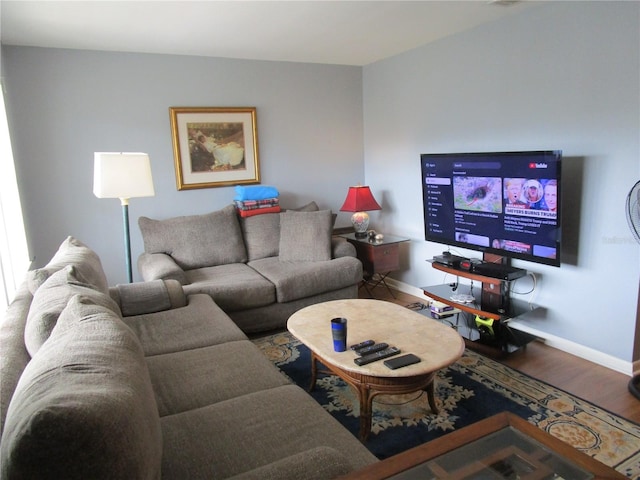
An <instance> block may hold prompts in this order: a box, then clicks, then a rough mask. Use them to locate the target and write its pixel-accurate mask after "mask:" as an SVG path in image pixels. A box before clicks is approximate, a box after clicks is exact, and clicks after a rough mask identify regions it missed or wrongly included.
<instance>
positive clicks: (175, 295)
mask: <svg viewBox="0 0 640 480" xmlns="http://www.w3.org/2000/svg"><path fill="white" fill-rule="evenodd" d="M109 294H110V295H111V298H113V299H114V300H115V301H116V302H117V303H118V305H119V306H120V310H121V311H122V316H123V317H130V316H133V315H143V314H146V313H156V312H162V311H164V310H171V309H174V308H181V307H184V306H185V305H186V304H187V296H186V295H185V294H184V291H183V290H182V285H180V282H178V281H177V280H153V281H151V282H137V283H125V284H122V285H116V286H115V287H111V288H110V289H109Z"/></svg>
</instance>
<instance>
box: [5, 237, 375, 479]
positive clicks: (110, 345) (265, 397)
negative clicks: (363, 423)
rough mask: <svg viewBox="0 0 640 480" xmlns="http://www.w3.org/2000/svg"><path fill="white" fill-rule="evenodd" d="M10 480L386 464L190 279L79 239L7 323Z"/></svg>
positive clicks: (306, 474)
mask: <svg viewBox="0 0 640 480" xmlns="http://www.w3.org/2000/svg"><path fill="white" fill-rule="evenodd" d="M0 351H1V352H2V362H1V363H0V432H1V433H2V436H1V439H0V477H1V478H2V479H34V478H38V479H44V478H51V479H60V478H65V479H89V478H93V479H101V478H104V479H107V478H108V479H157V478H167V479H179V480H184V479H200V478H202V479H218V478H237V479H241V478H242V479H275V478H295V479H298V478H305V479H314V478H333V477H336V476H339V475H341V474H343V473H347V472H349V471H351V470H354V469H357V468H359V467H362V466H364V465H367V464H370V463H372V462H375V461H376V459H375V457H373V455H371V454H370V453H369V452H368V451H367V449H366V448H365V447H364V446H363V445H362V444H361V443H360V442H359V441H358V440H357V439H356V438H355V437H354V436H352V435H351V434H350V433H349V432H348V431H347V430H345V429H344V428H343V427H342V426H341V425H340V424H339V423H338V422H336V421H335V420H334V419H333V418H332V417H331V416H330V415H329V414H328V413H327V412H325V411H324V409H323V408H322V407H320V406H319V405H318V404H317V403H316V402H315V401H314V400H313V399H312V398H311V397H310V396H308V395H307V394H306V393H305V392H304V391H303V390H302V389H300V388H299V387H297V386H295V385H293V384H291V383H290V382H289V380H288V379H287V378H286V377H285V376H284V375H283V374H282V373H281V372H280V371H279V370H278V369H277V368H276V367H274V366H273V365H272V363H271V362H270V361H269V360H268V359H267V358H266V357H265V356H264V355H263V354H262V353H261V352H260V350H259V349H258V348H257V347H256V346H255V345H254V344H253V343H252V342H251V341H249V340H248V339H247V337H246V336H245V334H244V333H243V332H242V331H241V330H240V329H239V328H238V326H237V325H235V323H234V322H233V321H231V319H230V318H229V317H228V316H227V315H226V314H225V313H224V312H223V311H222V310H221V309H220V308H219V307H218V306H217V305H216V304H215V302H213V300H212V299H211V297H210V296H209V295H205V294H192V295H185V293H184V290H183V289H182V287H181V286H180V284H179V282H177V281H175V280H157V281H152V282H142V283H136V284H129V285H121V286H117V287H111V288H109V287H108V286H107V281H106V277H105V275H104V272H103V270H102V265H101V263H100V259H99V258H98V257H97V255H96V254H95V253H94V252H93V251H91V249H89V248H88V247H86V246H85V245H83V244H82V243H81V242H79V241H77V240H75V239H73V238H71V237H69V238H68V239H67V240H65V242H63V244H62V245H61V246H60V249H59V250H58V252H57V253H56V255H55V256H54V257H53V258H52V260H51V261H50V262H49V264H48V265H47V266H46V267H44V268H42V269H39V270H35V271H32V272H30V274H29V276H28V279H27V280H26V281H25V282H24V284H23V285H22V286H21V287H20V290H19V292H18V294H17V296H16V298H15V300H14V301H13V302H12V304H11V305H10V306H9V308H8V310H7V312H6V314H5V315H4V317H3V318H2V322H1V323H0Z"/></svg>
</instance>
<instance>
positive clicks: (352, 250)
mask: <svg viewBox="0 0 640 480" xmlns="http://www.w3.org/2000/svg"><path fill="white" fill-rule="evenodd" d="M340 257H354V258H355V257H357V254H356V247H354V246H353V245H351V243H349V242H348V241H347V240H346V239H344V238H341V237H331V258H340Z"/></svg>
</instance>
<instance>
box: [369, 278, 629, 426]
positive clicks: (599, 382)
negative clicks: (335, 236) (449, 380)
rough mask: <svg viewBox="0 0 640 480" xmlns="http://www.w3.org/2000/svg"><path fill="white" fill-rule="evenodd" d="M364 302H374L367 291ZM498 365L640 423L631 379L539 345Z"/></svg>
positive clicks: (402, 299) (383, 296) (384, 296)
mask: <svg viewBox="0 0 640 480" xmlns="http://www.w3.org/2000/svg"><path fill="white" fill-rule="evenodd" d="M372 293H373V295H374V296H375V298H377V299H378V300H387V301H392V302H394V303H397V304H399V305H403V306H406V305H409V304H411V303H414V302H421V303H424V301H425V299H424V298H418V297H414V296H412V295H408V294H406V293H403V292H398V291H393V293H394V295H395V297H396V298H393V297H392V296H391V295H390V294H389V292H388V291H387V290H386V288H385V287H384V286H378V287H377V288H375V289H374V290H373V291H372ZM360 296H361V298H370V297H369V295H368V294H367V292H366V290H365V289H364V288H361V289H360ZM497 361H499V362H502V363H504V364H505V365H508V366H509V367H512V368H515V369H516V370H519V371H520V372H523V373H525V374H527V375H529V376H531V377H534V378H537V379H539V380H542V381H543V382H546V383H548V384H550V385H553V386H554V387H556V388H559V389H561V390H564V391H565V392H568V393H571V394H573V395H575V396H577V397H580V398H582V399H584V400H587V401H589V402H591V403H594V404H596V405H598V406H599V407H601V408H604V409H605V410H608V411H610V412H612V413H615V414H616V415H619V416H621V417H624V418H627V419H629V420H632V421H634V422H637V423H640V400H639V399H637V398H636V397H635V396H633V395H632V394H631V393H630V392H629V390H628V384H629V380H630V377H629V376H627V375H624V374H622V373H618V372H616V371H614V370H611V369H609V368H606V367H602V366H600V365H597V364H594V363H592V362H589V361H587V360H584V359H582V358H580V357H576V356H575V355H571V354H569V353H566V352H563V351H561V350H558V349H556V348H552V347H549V346H547V345H545V344H544V343H542V342H539V341H535V342H532V343H530V344H529V345H527V346H526V348H523V349H520V350H518V351H516V352H513V353H511V354H509V355H507V356H506V357H504V358H500V359H497Z"/></svg>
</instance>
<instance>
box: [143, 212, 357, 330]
mask: <svg viewBox="0 0 640 480" xmlns="http://www.w3.org/2000/svg"><path fill="white" fill-rule="evenodd" d="M138 224H139V226H140V230H141V232H142V238H143V240H144V249H145V252H144V253H143V254H142V255H141V256H140V257H139V259H138V269H139V270H140V273H141V274H142V277H143V278H144V280H146V281H149V280H158V279H174V280H177V281H179V282H180V283H181V284H182V285H183V287H184V290H185V292H186V293H187V294H193V293H206V294H208V295H210V296H211V298H213V299H214V300H215V302H216V303H217V304H218V305H219V306H220V308H222V309H223V310H224V311H225V312H226V313H227V314H228V315H229V316H230V317H231V318H232V320H233V321H234V322H236V324H237V325H238V326H239V327H240V329H241V330H242V331H244V332H245V333H254V332H263V331H268V330H273V329H278V328H284V327H285V326H286V322H287V319H288V318H289V317H290V316H291V314H293V313H294V312H296V311H297V310H299V309H300V308H303V307H306V306H308V305H312V304H314V303H319V302H325V301H329V300H338V299H344V298H357V296H358V284H359V283H360V281H361V280H362V264H361V263H360V261H359V260H358V259H357V258H356V251H355V248H354V247H353V245H351V244H350V243H348V242H347V241H346V240H345V239H343V238H339V237H335V238H334V237H332V236H331V232H332V229H333V215H332V214H331V211H329V210H318V207H317V205H316V204H315V203H314V202H311V203H310V204H308V205H305V206H304V207H302V208H300V209H297V210H287V211H283V212H281V213H267V214H262V215H256V216H251V217H247V218H241V217H240V216H239V215H238V214H237V213H236V210H235V208H234V206H233V205H229V206H227V207H225V208H223V209H221V210H218V211H215V212H212V213H209V214H206V215H191V216H184V217H174V218H169V219H166V220H152V219H150V218H147V217H140V219H139V221H138Z"/></svg>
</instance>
